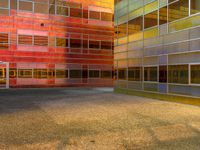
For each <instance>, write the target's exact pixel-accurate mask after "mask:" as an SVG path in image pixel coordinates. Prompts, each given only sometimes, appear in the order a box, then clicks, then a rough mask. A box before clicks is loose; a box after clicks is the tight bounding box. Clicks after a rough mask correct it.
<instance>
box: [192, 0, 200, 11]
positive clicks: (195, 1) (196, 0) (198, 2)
mask: <svg viewBox="0 0 200 150" xmlns="http://www.w3.org/2000/svg"><path fill="white" fill-rule="evenodd" d="M198 12H200V0H191V14H196V13H198Z"/></svg>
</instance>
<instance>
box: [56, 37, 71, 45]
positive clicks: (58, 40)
mask: <svg viewBox="0 0 200 150" xmlns="http://www.w3.org/2000/svg"><path fill="white" fill-rule="evenodd" d="M56 46H57V47H68V39H66V38H58V37H57V38H56Z"/></svg>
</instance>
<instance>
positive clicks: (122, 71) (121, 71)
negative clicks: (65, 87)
mask: <svg viewBox="0 0 200 150" xmlns="http://www.w3.org/2000/svg"><path fill="white" fill-rule="evenodd" d="M126 76H127V73H126V69H125V68H124V69H123V68H121V69H118V79H119V80H126Z"/></svg>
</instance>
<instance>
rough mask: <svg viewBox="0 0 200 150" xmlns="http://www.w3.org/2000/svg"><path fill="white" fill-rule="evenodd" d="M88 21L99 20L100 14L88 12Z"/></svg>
mask: <svg viewBox="0 0 200 150" xmlns="http://www.w3.org/2000/svg"><path fill="white" fill-rule="evenodd" d="M90 19H96V20H100V12H97V11H90Z"/></svg>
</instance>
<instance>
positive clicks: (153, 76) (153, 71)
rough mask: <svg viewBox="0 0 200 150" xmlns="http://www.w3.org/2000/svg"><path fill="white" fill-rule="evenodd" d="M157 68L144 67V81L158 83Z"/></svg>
mask: <svg viewBox="0 0 200 150" xmlns="http://www.w3.org/2000/svg"><path fill="white" fill-rule="evenodd" d="M157 78H158V72H157V67H144V81H152V82H157Z"/></svg>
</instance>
